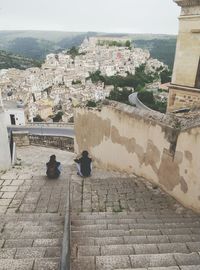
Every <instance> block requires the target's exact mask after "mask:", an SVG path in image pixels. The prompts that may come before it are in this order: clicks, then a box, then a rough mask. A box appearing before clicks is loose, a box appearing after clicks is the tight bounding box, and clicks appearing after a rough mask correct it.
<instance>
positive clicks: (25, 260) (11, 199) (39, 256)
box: [0, 146, 74, 270]
mask: <svg viewBox="0 0 200 270" xmlns="http://www.w3.org/2000/svg"><path fill="white" fill-rule="evenodd" d="M52 154H55V155H56V156H57V159H58V160H59V161H61V163H62V166H63V170H62V175H61V177H60V178H59V179H57V180H49V179H47V177H46V176H45V172H46V166H45V164H46V162H47V161H48V159H49V156H50V155H52ZM17 156H18V158H20V160H18V163H19V165H18V166H15V167H14V168H12V169H11V170H9V171H8V172H6V173H3V172H1V173H0V269H4V270H6V269H9V270H13V269H20V270H29V269H31V270H50V269H51V270H57V269H59V262H60V254H61V243H62V238H63V225H64V215H65V204H66V200H67V198H66V193H67V190H66V189H67V183H68V181H69V178H70V177H71V175H70V174H71V169H70V167H71V165H72V161H73V156H74V155H73V154H72V153H69V152H65V151H61V150H57V149H50V148H41V147H34V146H30V147H25V148H19V149H17Z"/></svg>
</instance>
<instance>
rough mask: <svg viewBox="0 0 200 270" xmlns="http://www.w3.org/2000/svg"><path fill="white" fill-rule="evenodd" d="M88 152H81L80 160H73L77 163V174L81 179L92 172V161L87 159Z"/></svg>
mask: <svg viewBox="0 0 200 270" xmlns="http://www.w3.org/2000/svg"><path fill="white" fill-rule="evenodd" d="M88 155H89V154H88V151H86V150H85V151H83V152H82V155H81V157H80V158H77V159H74V161H75V162H76V163H77V168H78V172H77V174H78V175H80V176H82V177H88V176H90V175H91V171H92V159H91V158H89V157H88Z"/></svg>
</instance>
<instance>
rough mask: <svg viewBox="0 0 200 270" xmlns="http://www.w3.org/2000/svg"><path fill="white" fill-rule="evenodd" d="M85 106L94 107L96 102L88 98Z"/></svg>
mask: <svg viewBox="0 0 200 270" xmlns="http://www.w3.org/2000/svg"><path fill="white" fill-rule="evenodd" d="M86 106H87V107H96V106H97V104H96V102H95V101H94V100H88V102H87V104H86Z"/></svg>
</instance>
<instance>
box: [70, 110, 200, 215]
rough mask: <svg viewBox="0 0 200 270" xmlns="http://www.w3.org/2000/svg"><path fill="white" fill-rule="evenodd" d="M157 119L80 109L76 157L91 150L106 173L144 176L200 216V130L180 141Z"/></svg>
mask: <svg viewBox="0 0 200 270" xmlns="http://www.w3.org/2000/svg"><path fill="white" fill-rule="evenodd" d="M127 108H128V109H127ZM153 118H154V117H152V118H151V117H146V116H145V115H142V114H141V113H139V112H138V110H137V109H134V108H132V107H129V106H124V107H120V108H119V107H118V106H114V107H113V106H106V107H103V108H102V110H101V111H98V110H88V109H84V108H77V109H76V110H75V135H76V139H75V151H76V152H77V153H80V152H81V151H83V150H88V151H89V152H90V154H91V155H92V156H93V158H94V160H95V162H96V163H97V165H98V166H100V167H103V168H107V169H112V170H119V171H124V172H128V173H135V174H137V175H139V176H142V177H144V178H146V179H148V180H150V181H152V182H154V183H156V184H158V185H160V186H161V187H162V188H163V189H164V190H165V191H167V192H168V193H169V194H171V195H173V196H174V197H175V198H176V199H177V200H179V201H180V202H182V203H183V204H184V205H185V206H188V207H190V208H193V209H195V210H197V211H199V212H200V181H199V178H198V175H200V164H198V161H199V160H200V151H199V147H198V145H200V128H194V129H191V130H188V131H184V132H181V134H180V135H179V136H178V135H177V136H176V134H178V133H177V130H175V129H173V128H170V127H169V126H165V125H164V123H161V122H160V121H158V120H152V119H153ZM161 118H162V117H161ZM161 118H160V119H161ZM175 138H176V139H177V146H176V144H174V142H175V141H176V139H175Z"/></svg>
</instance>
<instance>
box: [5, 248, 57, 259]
mask: <svg viewBox="0 0 200 270" xmlns="http://www.w3.org/2000/svg"><path fill="white" fill-rule="evenodd" d="M60 254H61V248H60V247H18V248H13V247H12V248H1V249H0V258H1V259H29V258H30V259H31V258H52V257H53V258H59V257H60Z"/></svg>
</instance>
